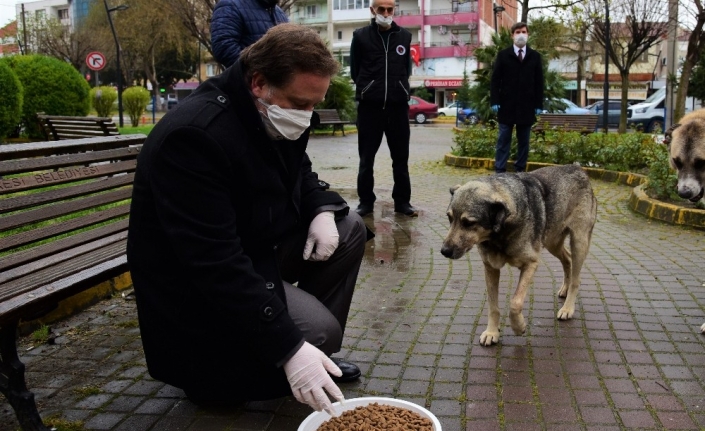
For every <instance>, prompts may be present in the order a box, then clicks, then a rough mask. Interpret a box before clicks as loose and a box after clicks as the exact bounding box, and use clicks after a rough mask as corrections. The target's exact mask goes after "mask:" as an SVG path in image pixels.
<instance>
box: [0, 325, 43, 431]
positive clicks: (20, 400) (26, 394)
mask: <svg viewBox="0 0 705 431" xmlns="http://www.w3.org/2000/svg"><path fill="white" fill-rule="evenodd" d="M16 334H17V322H12V323H10V324H8V325H6V326H3V327H2V328H0V392H2V394H3V395H5V398H7V401H9V402H10V405H11V406H12V408H13V409H14V410H15V415H17V420H18V421H19V422H20V427H21V428H22V430H23V431H49V428H47V427H46V426H44V424H43V423H42V418H41V417H40V416H39V412H38V411H37V404H36V403H35V402H34V394H33V393H32V392H30V391H28V390H27V385H26V384H25V380H24V364H23V363H22V362H20V358H19V357H18V356H17V341H16Z"/></svg>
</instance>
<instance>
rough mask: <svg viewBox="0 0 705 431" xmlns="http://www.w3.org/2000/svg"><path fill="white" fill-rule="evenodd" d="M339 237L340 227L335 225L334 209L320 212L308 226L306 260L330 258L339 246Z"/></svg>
mask: <svg viewBox="0 0 705 431" xmlns="http://www.w3.org/2000/svg"><path fill="white" fill-rule="evenodd" d="M338 238H339V235H338V228H337V227H336V226H335V214H333V211H324V212H322V213H320V214H318V215H317V216H316V217H314V218H313V220H312V221H311V225H310V226H309V227H308V239H307V240H306V245H305V246H304V260H315V261H322V260H328V258H329V257H331V255H332V254H333V252H335V249H336V248H338ZM314 249H315V251H314Z"/></svg>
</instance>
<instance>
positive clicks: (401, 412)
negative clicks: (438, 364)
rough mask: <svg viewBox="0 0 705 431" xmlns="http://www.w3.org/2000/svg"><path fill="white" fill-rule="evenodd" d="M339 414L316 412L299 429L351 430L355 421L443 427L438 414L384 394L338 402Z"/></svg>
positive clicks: (425, 429) (383, 426)
mask: <svg viewBox="0 0 705 431" xmlns="http://www.w3.org/2000/svg"><path fill="white" fill-rule="evenodd" d="M333 409H335V412H336V413H337V414H338V416H337V417H331V415H330V414H328V413H327V412H323V411H322V412H313V413H311V414H310V415H308V417H307V418H306V419H305V420H304V421H303V422H301V425H299V429H298V431H347V430H350V429H351V428H352V427H351V426H350V424H352V423H356V424H358V423H361V422H362V423H367V424H368V426H369V429H371V430H380V431H381V430H394V429H414V430H419V431H442V430H441V423H440V422H438V418H436V416H435V415H434V414H433V413H431V412H430V411H428V410H427V409H425V408H423V407H421V406H420V405H418V404H414V403H412V402H409V401H404V400H398V399H395V398H384V397H362V398H352V399H349V400H345V401H344V402H343V403H342V404H341V403H339V402H338V403H334V404H333Z"/></svg>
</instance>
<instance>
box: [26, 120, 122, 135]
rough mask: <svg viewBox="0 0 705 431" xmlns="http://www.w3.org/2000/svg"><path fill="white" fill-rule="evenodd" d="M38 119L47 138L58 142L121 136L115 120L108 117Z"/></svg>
mask: <svg viewBox="0 0 705 431" xmlns="http://www.w3.org/2000/svg"><path fill="white" fill-rule="evenodd" d="M37 119H38V120H39V124H40V125H41V126H42V129H43V130H44V133H45V134H46V135H47V137H49V138H52V139H54V140H56V141H59V140H64V139H74V138H89V137H93V136H111V135H119V134H120V132H119V131H118V128H117V126H116V125H115V123H114V122H113V119H112V118H108V117H68V116H61V115H46V114H37Z"/></svg>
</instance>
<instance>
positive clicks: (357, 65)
mask: <svg viewBox="0 0 705 431" xmlns="http://www.w3.org/2000/svg"><path fill="white" fill-rule="evenodd" d="M387 31H388V32H390V33H389V42H388V43H387V44H386V45H385V39H384V38H383V37H382V35H381V34H380V31H379V26H378V25H377V23H376V22H375V20H374V19H373V20H372V22H371V23H370V25H368V26H365V27H362V28H358V29H357V30H355V31H354V32H353V41H352V44H351V51H352V52H351V59H350V61H351V64H350V76H351V77H352V79H353V81H355V86H356V89H355V99H356V100H359V101H365V102H372V103H378V104H380V105H384V104H385V103H387V102H390V103H396V104H401V103H404V104H405V103H407V102H408V101H409V65H410V62H411V52H410V47H411V33H409V31H408V30H406V29H404V28H402V27H399V26H398V25H397V23H395V22H392V28H391V29H389V30H387Z"/></svg>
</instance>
